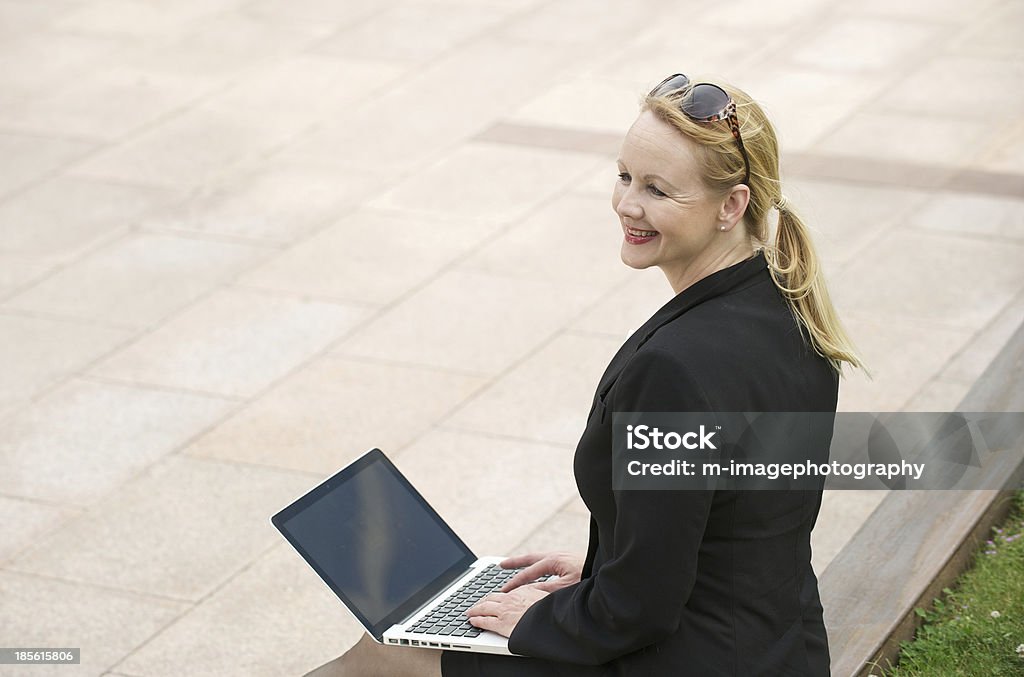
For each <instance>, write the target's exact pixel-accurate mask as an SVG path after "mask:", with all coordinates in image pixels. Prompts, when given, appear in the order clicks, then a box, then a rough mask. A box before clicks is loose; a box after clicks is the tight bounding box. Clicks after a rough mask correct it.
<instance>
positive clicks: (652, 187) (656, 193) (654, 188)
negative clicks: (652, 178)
mask: <svg viewBox="0 0 1024 677" xmlns="http://www.w3.org/2000/svg"><path fill="white" fill-rule="evenodd" d="M647 190H649V191H651V195H653V196H654V197H665V193H663V192H661V190H659V189H658V187H657V186H655V185H654V184H651V185H649V186H647Z"/></svg>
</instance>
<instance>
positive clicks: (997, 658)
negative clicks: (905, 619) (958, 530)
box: [874, 491, 1024, 677]
mask: <svg viewBox="0 0 1024 677" xmlns="http://www.w3.org/2000/svg"><path fill="white" fill-rule="evenodd" d="M990 538H991V540H989V541H987V542H986V543H985V544H983V545H982V547H981V549H980V550H979V551H978V552H977V553H976V555H975V557H974V563H973V565H972V566H971V568H970V569H968V570H967V571H966V572H965V573H964V574H963V575H962V576H961V577H960V578H959V579H958V580H957V582H956V584H955V586H954V589H953V590H950V589H948V588H947V589H946V590H944V591H943V592H944V593H945V596H944V597H943V598H942V599H938V600H935V602H934V610H932V611H926V610H922V609H917V610H916V612H917V614H918V615H919V616H921V617H923V618H924V625H922V627H921V628H920V629H919V630H918V631H917V636H916V637H915V638H914V640H913V641H911V642H903V643H902V645H901V653H900V658H899V665H898V666H896V667H892V668H890V669H888V670H884V671H883V670H881V669H880V668H876V669H875V670H874V673H875V674H878V675H881V674H884V675H885V676H886V677H911V676H912V675H913V676H917V675H922V676H927V677H955V676H963V677H974V676H975V675H976V676H977V677H1002V676H1004V675H1005V676H1006V677H1021V676H1022V675H1024V646H1021V645H1024V491H1018V492H1017V493H1016V494H1015V495H1014V498H1013V507H1012V509H1011V512H1010V515H1009V517H1008V518H1007V520H1006V521H1005V522H1004V523H1003V524H1002V526H1000V527H997V528H994V529H993V532H992V535H991V537H990ZM1018 647H1020V649H1021V650H1020V655H1018Z"/></svg>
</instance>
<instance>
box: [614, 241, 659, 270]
mask: <svg viewBox="0 0 1024 677" xmlns="http://www.w3.org/2000/svg"><path fill="white" fill-rule="evenodd" d="M633 248H634V246H633V245H631V244H628V243H623V245H622V251H621V252H619V257H620V258H621V259H622V262H623V263H625V264H626V265H627V266H629V267H630V268H635V269H636V270H643V269H645V268H650V267H651V266H652V265H654V263H653V261H651V257H649V256H637V253H636V252H635V251H630V249H633Z"/></svg>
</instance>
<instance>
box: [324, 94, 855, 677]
mask: <svg viewBox="0 0 1024 677" xmlns="http://www.w3.org/2000/svg"><path fill="white" fill-rule="evenodd" d="M618 171H619V176H618V181H617V183H616V185H615V190H614V192H613V196H612V206H613V208H614V210H615V212H616V214H617V215H618V217H619V221H620V225H621V227H622V230H623V242H622V251H621V255H622V260H623V261H624V262H625V263H626V265H629V266H631V267H633V268H638V269H639V268H648V267H650V266H658V267H659V268H661V270H662V271H663V272H664V274H665V276H666V277H667V279H668V282H669V284H670V285H671V286H672V289H673V291H674V292H675V296H674V297H673V298H672V299H671V300H670V301H669V302H668V303H666V304H665V305H664V306H662V308H661V309H659V310H658V311H657V312H656V313H655V314H654V315H653V316H652V317H651V318H650V319H649V320H648V321H647V322H646V323H645V324H644V325H643V326H642V327H640V329H638V330H637V331H636V332H634V333H633V334H632V335H631V336H630V338H629V339H628V340H627V341H626V343H625V344H624V345H623V346H622V348H620V349H619V351H618V353H617V354H616V355H615V357H614V358H613V359H612V361H611V364H610V365H609V366H608V368H607V370H606V371H605V373H604V375H603V376H602V378H601V381H600V383H599V385H598V389H597V393H596V394H595V397H594V401H593V405H592V407H591V412H590V415H589V417H588V420H587V426H586V429H585V430H584V432H583V435H582V437H581V439H580V441H579V444H578V446H577V449H576V456H575V462H574V468H575V475H576V481H577V485H578V487H579V490H580V495H581V496H582V498H583V500H584V502H585V503H586V504H587V507H588V508H589V509H590V511H591V522H590V545H589V549H588V553H587V555H586V558H585V559H583V560H579V559H577V558H573V557H571V556H568V555H559V554H549V555H525V556H522V557H516V558H510V559H509V560H506V562H504V563H503V564H504V565H506V566H510V567H511V566H526V567H527V568H526V569H525V570H524V571H523V572H521V573H520V574H518V575H517V576H516V577H515V578H513V579H512V580H511V581H510V582H509V584H507V585H506V587H505V589H504V592H502V593H496V594H492V595H489V596H488V597H486V598H485V599H484V600H482V601H481V602H479V603H478V604H477V605H476V606H475V607H473V608H472V609H470V612H469V614H470V622H471V623H472V624H473V625H476V626H477V627H480V628H484V629H487V630H493V631H495V632H498V633H501V634H503V635H506V636H508V637H509V648H510V649H511V650H512V651H513V652H515V653H517V654H521V655H522V656H525V657H526V658H519V657H506V656H493V655H483V654H472V653H457V652H445V653H444V654H443V658H442V660H441V661H440V663H441V664H442V666H443V675H444V677H462V676H468V675H484V676H486V677H503V676H506V675H507V676H510V677H511V676H520V675H522V676H533V675H545V676H547V675H551V676H554V675H594V676H596V675H602V676H605V675H693V676H700V677H708V676H713V675H729V676H736V677H739V676H743V677H747V676H750V675H794V676H795V675H801V676H808V677H818V676H820V675H828V674H829V655H828V643H827V639H826V635H825V628H824V624H823V623H822V609H821V604H820V601H819V598H818V589H817V579H816V578H815V576H814V572H813V571H812V569H811V565H810V559H811V552H810V533H811V529H812V527H813V526H814V521H815V518H816V517H817V514H818V508H819V506H820V501H821V492H820V491H722V490H719V491H711V490H707V491H637V490H632V491H614V490H613V489H612V483H611V477H612V454H611V446H612V437H611V432H612V416H611V415H612V413H613V412H616V411H629V412H645V411H646V412H657V411H665V412H669V411H679V412H688V411H748V412H753V411H825V412H834V411H835V409H836V400H837V396H838V384H839V375H840V370H841V365H842V363H843V362H846V363H849V364H851V365H853V366H855V367H860V366H861V364H860V361H859V359H858V357H857V356H856V354H855V352H854V350H853V348H852V346H851V344H850V342H849V340H848V339H847V337H846V335H845V333H844V331H843V329H842V327H841V326H840V324H839V321H838V319H837V317H836V314H835V311H834V309H833V307H832V304H831V301H830V300H829V297H828V293H827V291H826V288H825V284H824V281H823V280H822V277H821V274H820V272H819V268H818V261H817V258H816V256H815V253H814V250H813V248H812V246H811V243H810V240H809V236H808V233H807V231H806V229H805V227H804V225H803V223H802V222H801V221H800V219H799V218H798V217H797V215H796V214H795V213H794V212H793V210H792V208H791V207H790V206H789V205H788V203H787V202H786V199H785V198H784V197H783V195H782V193H781V189H780V188H781V187H780V183H779V171H778V144H777V142H776V138H775V134H774V131H773V129H772V126H771V124H770V123H769V122H768V120H767V118H766V117H765V115H764V113H763V111H762V110H761V108H760V107H759V106H758V105H757V104H756V103H754V102H753V101H752V100H751V99H750V98H749V97H748V96H747V95H746V94H744V93H742V92H740V91H739V90H735V89H729V90H726V89H724V88H722V87H719V86H717V85H714V84H710V83H706V82H699V83H696V84H693V83H691V82H690V81H689V79H688V78H687V77H686V76H683V75H678V74H677V75H674V76H670V77H669V78H666V79H665V80H664V81H663V82H662V83H661V84H660V85H658V87H655V88H654V90H652V91H651V93H650V94H649V95H648V96H647V97H646V99H645V101H644V102H643V105H642V110H641V113H640V115H639V117H638V118H637V120H636V122H635V123H634V124H633V126H632V127H631V128H630V130H629V132H628V133H627V135H626V138H625V140H624V142H623V145H622V150H621V153H620V155H619V159H618ZM772 208H774V209H775V210H777V212H778V225H777V229H776V230H777V232H776V235H775V237H774V242H773V243H770V242H769V220H768V216H769V213H770V211H771V210H772ZM824 443H825V444H826V445H827V440H825V441H824ZM546 574H556V575H557V578H552V579H549V580H548V581H545V582H543V583H534V584H531V583H530V582H529V581H532V580H535V579H536V578H538V577H540V576H542V575H546ZM345 659H349V661H348V662H346V661H345ZM385 661H390V663H391V664H389V665H385V664H384V662H385ZM438 662H439V661H438V658H437V654H436V652H431V651H429V650H418V649H410V650H397V651H396V650H395V649H387V648H382V647H377V646H375V645H372V643H367V642H365V641H364V642H361V643H360V644H359V645H357V647H356V648H355V649H353V650H352V651H350V652H349V653H348V654H346V655H345V656H343V657H342V659H339V661H336V662H335V663H331V664H329V665H328V666H324V668H322V669H327V668H329V667H330V666H335V667H336V668H346V669H347V670H349V671H342V672H325V673H324V674H353V675H354V674H363V675H372V674H388V675H402V674H408V675H413V674H418V675H430V674H432V675H438V674H442V672H439V667H440V666H438ZM318 674H320V673H319V671H318Z"/></svg>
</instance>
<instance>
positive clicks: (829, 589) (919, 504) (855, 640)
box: [820, 325, 1024, 677]
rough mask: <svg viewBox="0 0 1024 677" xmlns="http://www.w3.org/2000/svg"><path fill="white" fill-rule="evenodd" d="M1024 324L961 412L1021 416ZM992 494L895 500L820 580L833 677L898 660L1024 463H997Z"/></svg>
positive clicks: (989, 480)
mask: <svg viewBox="0 0 1024 677" xmlns="http://www.w3.org/2000/svg"><path fill="white" fill-rule="evenodd" d="M1022 382H1024V325H1021V327H1019V328H1018V329H1017V331H1016V332H1015V333H1014V335H1013V336H1012V337H1011V338H1010V340H1009V341H1008V342H1007V344H1006V346H1004V347H1003V349H1002V351H1000V353H999V354H998V355H997V356H996V358H995V359H994V360H993V361H992V363H991V364H990V365H989V367H988V369H986V370H985V373H984V374H982V376H981V377H980V378H979V379H978V381H977V382H976V383H975V384H974V386H973V387H972V388H971V391H970V392H969V393H968V394H967V396H966V397H964V399H963V401H962V402H961V403H960V406H959V407H958V410H959V411H1024V388H1021V387H1020V384H1021V383H1022ZM995 461H996V462H993V463H991V464H990V466H989V467H988V468H986V469H985V477H986V486H993V487H1001V488H1002V490H991V491H903V492H893V493H891V494H889V495H888V496H886V498H885V500H883V501H882V503H881V504H880V505H879V506H878V508H877V509H876V510H875V511H874V512H873V513H872V514H871V516H870V517H869V518H868V519H867V521H866V522H865V523H864V525H863V526H862V527H861V528H860V530H859V531H858V532H857V533H856V534H855V535H854V537H853V538H852V539H851V540H850V542H849V543H848V544H847V545H846V547H844V548H843V550H842V551H841V552H840V553H839V555H838V556H836V558H835V559H834V560H833V561H832V563H831V564H830V565H829V567H828V568H827V569H826V570H825V572H824V573H823V575H822V576H821V583H820V587H821V596H822V605H823V606H824V608H825V625H826V627H827V628H828V631H829V642H830V649H831V653H832V675H833V677H866V675H868V674H870V673H871V669H872V667H873V666H875V665H876V664H881V665H882V666H885V665H887V663H886V661H895V659H896V657H897V655H898V653H899V643H900V642H901V641H903V640H906V639H910V638H911V637H912V636H913V634H914V630H915V629H916V628H917V626H918V622H917V616H916V615H915V614H914V608H915V607H918V606H926V605H928V604H930V603H931V600H932V599H933V598H934V597H936V596H937V595H938V594H939V593H940V592H941V591H942V589H943V588H944V587H947V586H949V585H950V584H951V583H952V582H953V580H954V579H955V578H956V577H957V576H958V575H959V574H960V573H961V572H962V571H963V570H964V569H965V568H966V566H967V565H968V564H969V562H970V559H971V555H972V554H973V553H974V551H975V550H976V548H977V547H978V545H980V543H981V542H983V541H984V540H985V539H986V538H987V537H988V533H989V529H990V528H991V526H992V525H993V524H995V523H996V522H998V521H999V520H1000V519H1002V517H1003V516H1005V515H1006V512H1007V510H1008V509H1009V505H1010V503H1009V500H1008V498H1009V496H1010V495H1011V493H1012V491H1013V490H1014V489H1016V488H1017V487H1020V486H1021V484H1022V482H1024V462H1022V461H1021V460H1020V459H1019V458H1009V457H1008V456H1007V457H1004V458H996V459H995Z"/></svg>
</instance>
